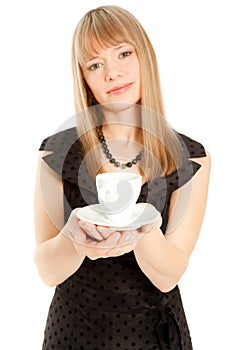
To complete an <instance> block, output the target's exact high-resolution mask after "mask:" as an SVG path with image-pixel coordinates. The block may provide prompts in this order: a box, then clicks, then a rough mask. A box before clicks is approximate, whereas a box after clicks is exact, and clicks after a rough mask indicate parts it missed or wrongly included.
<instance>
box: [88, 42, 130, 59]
mask: <svg viewBox="0 0 233 350" xmlns="http://www.w3.org/2000/svg"><path fill="white" fill-rule="evenodd" d="M125 46H132V44H120V45H118V46H114V47H113V50H119V49H121V48H122V47H125ZM97 58H99V55H98V54H97V55H96V56H93V57H90V58H89V59H88V61H87V62H90V61H93V60H95V59H97Z"/></svg>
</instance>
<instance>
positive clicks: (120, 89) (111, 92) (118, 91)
mask: <svg viewBox="0 0 233 350" xmlns="http://www.w3.org/2000/svg"><path fill="white" fill-rule="evenodd" d="M132 84H133V83H126V84H121V85H118V86H114V87H113V88H112V89H110V90H108V91H107V94H109V95H118V94H122V93H123V92H125V91H126V90H127V89H128V88H130V86H131V85H132Z"/></svg>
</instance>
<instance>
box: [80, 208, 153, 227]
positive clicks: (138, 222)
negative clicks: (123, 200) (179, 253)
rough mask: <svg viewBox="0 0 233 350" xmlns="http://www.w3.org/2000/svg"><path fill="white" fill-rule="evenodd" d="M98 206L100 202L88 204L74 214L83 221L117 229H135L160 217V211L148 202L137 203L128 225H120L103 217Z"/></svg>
mask: <svg viewBox="0 0 233 350" xmlns="http://www.w3.org/2000/svg"><path fill="white" fill-rule="evenodd" d="M100 208H101V205H100V204H93V205H88V206H86V207H83V208H81V209H79V210H78V211H77V214H76V215H77V217H78V218H79V219H81V220H83V221H87V222H90V223H92V224H95V225H100V226H108V227H110V228H111V229H113V230H114V229H115V230H117V231H123V230H124V231H125V230H132V229H136V228H139V227H141V226H142V225H146V224H150V223H152V222H156V221H157V220H158V219H159V218H160V212H159V211H158V210H157V209H156V208H155V207H154V206H153V205H151V204H148V203H137V204H135V207H134V209H133V215H132V218H131V220H130V222H129V225H127V226H124V227H122V226H121V225H120V223H119V224H116V223H111V221H110V220H109V219H107V218H105V217H104V216H103V213H102V212H101V209H100Z"/></svg>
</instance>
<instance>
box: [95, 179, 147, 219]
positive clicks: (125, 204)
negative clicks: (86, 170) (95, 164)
mask: <svg viewBox="0 0 233 350" xmlns="http://www.w3.org/2000/svg"><path fill="white" fill-rule="evenodd" d="M141 186H142V176H141V175H139V174H135V173H124V172H110V173H103V174H98V175H97V176H96V188H97V193H98V200H99V203H100V211H101V212H102V213H103V215H104V217H105V218H106V219H107V220H109V224H114V223H115V224H116V223H117V224H119V223H121V224H122V226H123V225H127V224H129V223H130V221H131V220H132V219H133V218H132V214H133V209H134V206H135V204H136V202H137V199H138V197H139V194H140V191H141Z"/></svg>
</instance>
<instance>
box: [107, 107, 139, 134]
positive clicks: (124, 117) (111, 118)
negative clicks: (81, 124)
mask: <svg viewBox="0 0 233 350" xmlns="http://www.w3.org/2000/svg"><path fill="white" fill-rule="evenodd" d="M117 107H118V108H114V109H113V108H111V109H107V108H104V109H103V126H102V131H103V134H104V135H105V138H106V139H114V138H119V137H120V138H121V139H124V140H130V141H132V140H134V141H136V140H139V139H140V135H141V114H140V106H138V105H131V106H127V108H126V107H125V106H124V108H123V107H122V106H121V108H119V105H118V106H117Z"/></svg>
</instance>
